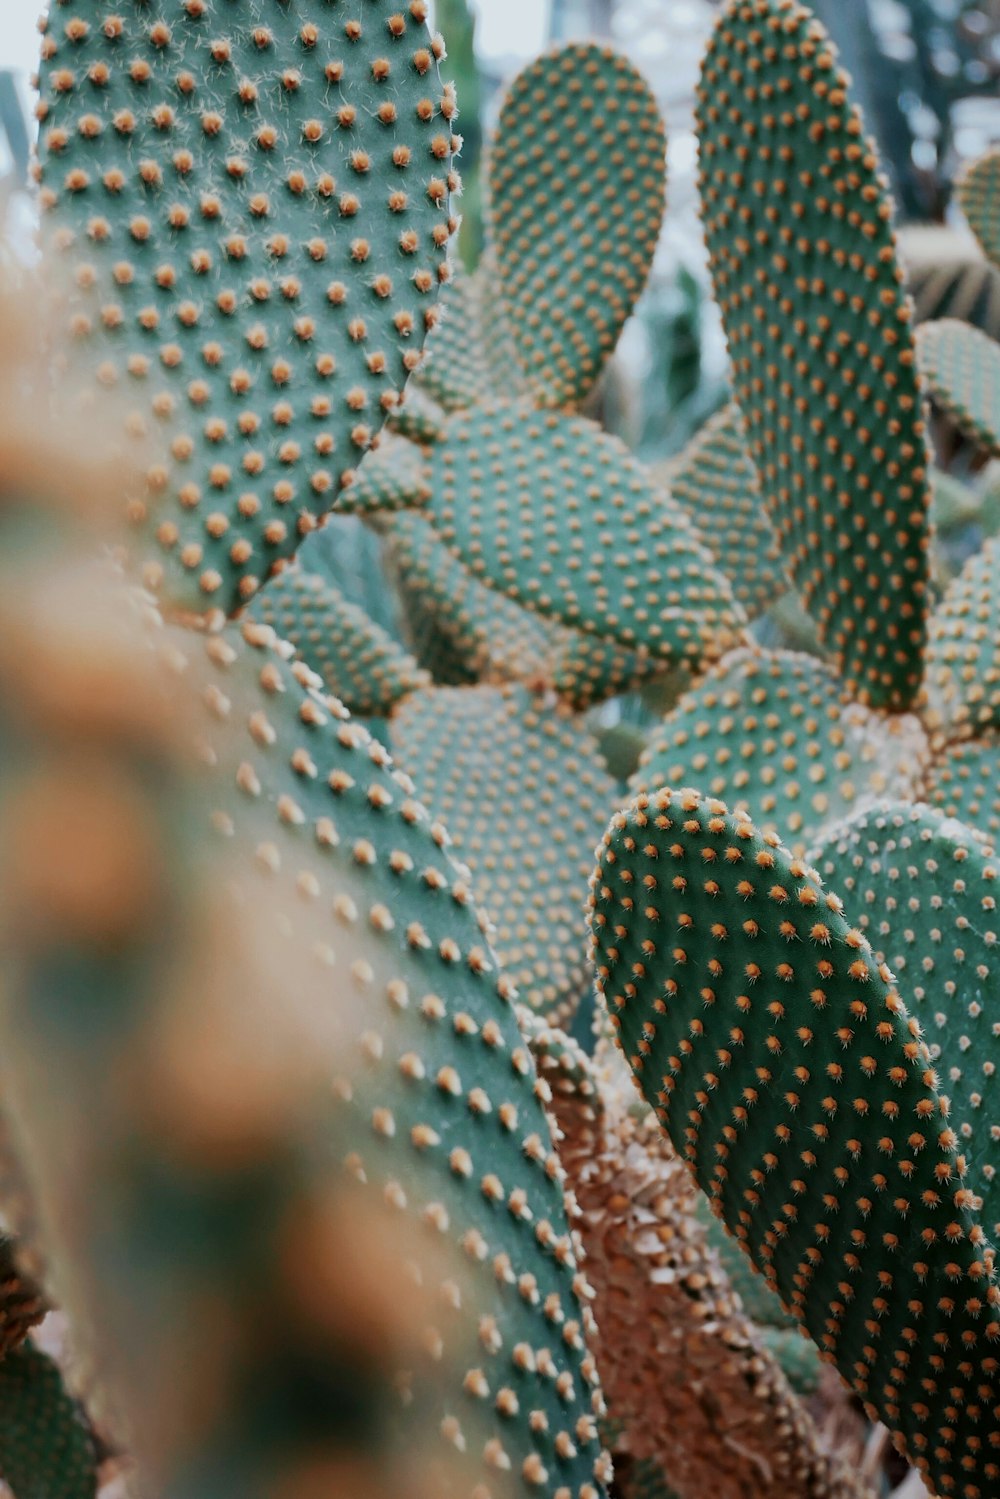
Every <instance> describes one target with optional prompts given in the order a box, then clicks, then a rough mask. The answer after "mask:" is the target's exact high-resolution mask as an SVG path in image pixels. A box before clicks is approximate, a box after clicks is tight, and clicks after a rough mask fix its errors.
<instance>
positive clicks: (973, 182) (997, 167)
mask: <svg viewBox="0 0 1000 1499" xmlns="http://www.w3.org/2000/svg"><path fill="white" fill-rule="evenodd" d="M955 193H956V196H957V198H958V203H959V207H960V208H961V210H962V212H963V213H964V214H965V217H966V218H967V219H968V221H969V227H970V229H971V230H972V232H973V234H974V235H975V236H976V238H977V239H978V241H979V243H980V244H981V245H982V247H983V249H984V250H985V252H986V257H987V259H988V260H991V261H992V262H993V264H994V265H997V266H1000V147H998V146H994V148H993V149H992V150H991V151H987V152H986V154H985V155H984V156H979V157H977V158H976V160H975V161H973V162H970V164H969V166H968V167H966V169H965V171H964V172H963V173H962V175H961V177H959V179H958V182H957V183H956V185H955Z"/></svg>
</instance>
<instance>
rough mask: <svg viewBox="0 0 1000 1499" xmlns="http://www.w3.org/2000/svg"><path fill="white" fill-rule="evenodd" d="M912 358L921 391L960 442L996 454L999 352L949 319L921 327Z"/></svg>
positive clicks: (998, 450)
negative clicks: (969, 441) (922, 383)
mask: <svg viewBox="0 0 1000 1499" xmlns="http://www.w3.org/2000/svg"><path fill="white" fill-rule="evenodd" d="M917 356H918V358H919V362H920V373H921V375H922V376H923V378H924V381H925V383H926V385H927V389H928V391H929V392H930V394H931V395H932V396H933V397H934V400H935V401H936V402H937V404H938V405H939V406H940V408H941V410H942V411H943V412H944V413H945V415H946V416H947V417H949V418H950V419H951V421H953V422H954V424H955V426H956V427H958V429H959V431H960V432H963V433H964V434H965V436H966V437H969V438H971V439H972V441H973V442H975V443H978V444H979V446H980V447H983V448H986V449H987V451H988V452H990V453H992V454H993V455H994V456H996V455H997V454H1000V346H998V345H997V344H995V343H994V342H993V339H992V338H988V337H987V336H986V334H985V333H980V332H979V329H978V328H972V327H970V326H969V324H968V323H961V322H959V321H958V320H957V319H955V318H942V319H941V320H940V321H939V322H936V323H924V324H923V325H922V327H921V328H920V329H919V330H918V332H917Z"/></svg>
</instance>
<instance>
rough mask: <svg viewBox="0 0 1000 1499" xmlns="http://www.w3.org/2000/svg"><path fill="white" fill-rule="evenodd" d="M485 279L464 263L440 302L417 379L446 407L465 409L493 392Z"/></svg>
mask: <svg viewBox="0 0 1000 1499" xmlns="http://www.w3.org/2000/svg"><path fill="white" fill-rule="evenodd" d="M481 287H482V282H481V278H480V276H479V275H474V276H468V275H466V273H465V272H464V271H463V270H461V269H460V268H459V267H456V268H455V270H454V271H453V272H452V277H451V280H450V281H449V282H448V285H447V286H446V287H445V289H444V291H443V292H442V294H441V300H440V301H439V303H438V321H437V323H436V324H435V326H434V329H433V331H432V332H431V334H430V336H429V337H428V339H427V347H426V348H425V350H424V361H423V363H422V364H421V366H420V372H419V375H418V376H416V377H415V379H416V384H418V385H419V387H420V389H421V390H424V391H426V392H427V394H428V395H429V396H430V397H431V399H432V400H434V401H437V403H438V405H439V406H441V407H442V409H443V410H445V411H461V410H462V409H463V408H464V407H466V406H472V405H474V404H475V402H476V401H480V400H483V399H485V398H486V397H487V396H488V395H490V393H491V391H492V388H493V381H492V379H491V376H490V369H489V365H488V363H487V359H486V352H485V347H484V341H483V329H482V318H483V309H482V296H481Z"/></svg>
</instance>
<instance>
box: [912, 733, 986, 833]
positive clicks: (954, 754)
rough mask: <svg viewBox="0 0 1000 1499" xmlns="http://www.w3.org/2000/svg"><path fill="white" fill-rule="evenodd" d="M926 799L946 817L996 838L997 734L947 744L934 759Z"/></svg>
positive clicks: (982, 734) (983, 734) (984, 734)
mask: <svg viewBox="0 0 1000 1499" xmlns="http://www.w3.org/2000/svg"><path fill="white" fill-rule="evenodd" d="M927 800H928V801H929V802H930V803H931V804H932V806H935V807H937V808H938V809H939V810H940V811H941V812H943V813H944V814H945V815H946V816H947V817H954V818H956V819H957V820H958V821H959V822H962V823H965V824H966V826H967V827H970V828H976V829H979V830H980V831H981V832H983V833H984V834H986V836H987V837H989V838H990V839H991V840H993V841H998V840H1000V734H998V733H997V731H996V730H987V731H985V732H983V733H981V734H980V735H979V737H978V738H976V739H966V740H961V741H958V742H956V743H954V744H949V745H947V746H946V747H945V748H944V749H943V750H941V751H940V752H939V753H938V754H937V755H936V756H935V759H934V763H933V764H932V766H931V770H930V774H929V776H928V781H927Z"/></svg>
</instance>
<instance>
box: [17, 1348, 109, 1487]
mask: <svg viewBox="0 0 1000 1499" xmlns="http://www.w3.org/2000/svg"><path fill="white" fill-rule="evenodd" d="M0 1478H2V1479H3V1480H4V1482H5V1483H7V1484H8V1485H9V1486H10V1489H11V1490H12V1492H13V1494H14V1496H15V1499H94V1496H95V1495H96V1494H97V1454H96V1452H95V1448H94V1439H93V1437H92V1435H91V1433H90V1430H89V1428H88V1426H87V1423H86V1420H85V1419H84V1416H83V1412H82V1411H81V1409H80V1407H79V1406H78V1405H77V1403H76V1401H75V1400H74V1399H73V1398H72V1396H70V1395H69V1394H68V1393H67V1391H66V1387H65V1385H64V1383H63V1377H62V1374H61V1372H60V1370H59V1367H58V1365H57V1364H56V1363H55V1362H54V1361H53V1360H52V1359H51V1358H49V1357H48V1355H47V1354H45V1353H42V1352H41V1350H40V1349H38V1348H36V1347H35V1346H34V1344H33V1343H32V1342H30V1341H29V1342H27V1343H25V1344H23V1345H22V1347H20V1348H19V1349H17V1350H16V1351H14V1352H7V1353H6V1354H5V1355H4V1357H3V1359H2V1360H0Z"/></svg>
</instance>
